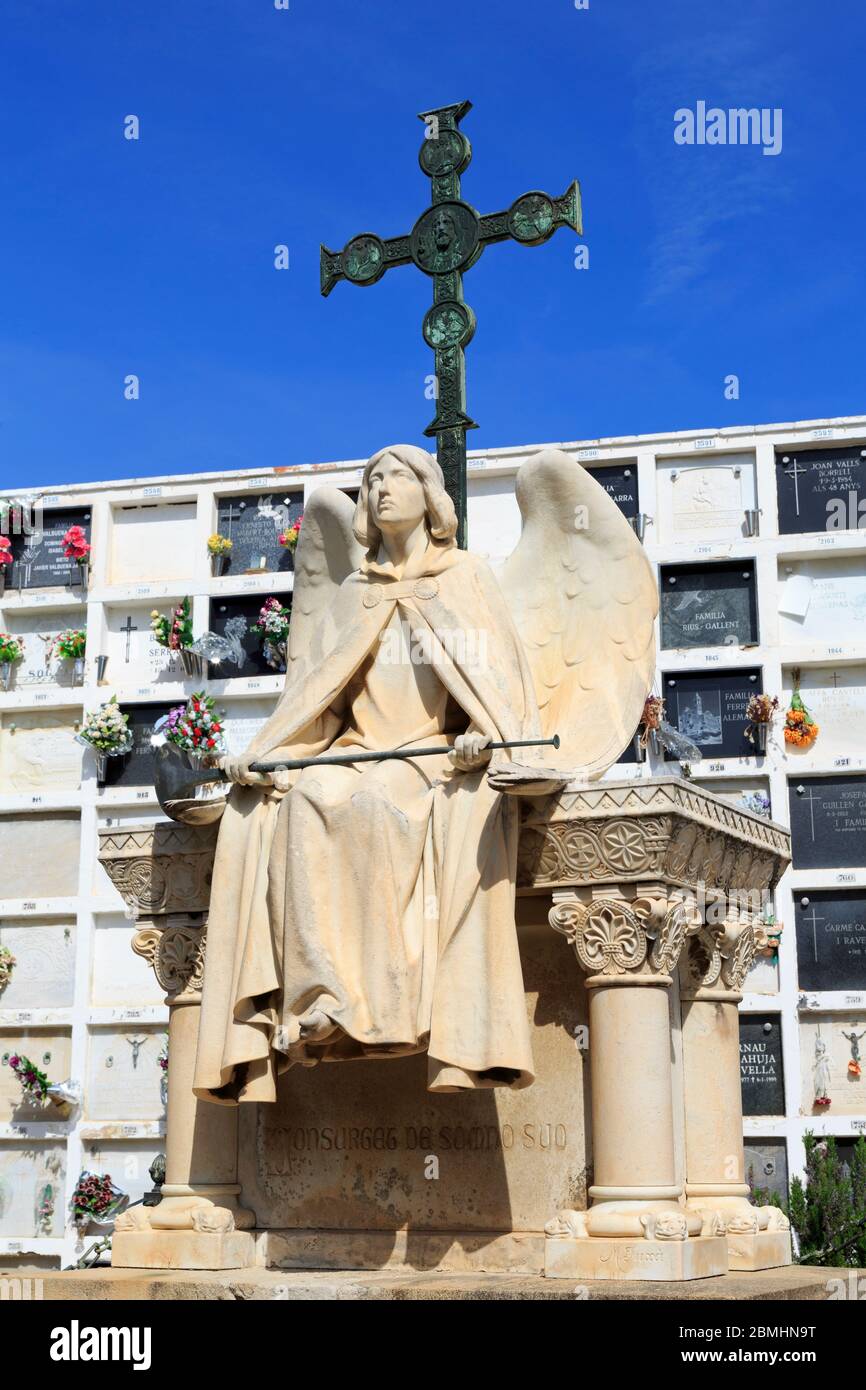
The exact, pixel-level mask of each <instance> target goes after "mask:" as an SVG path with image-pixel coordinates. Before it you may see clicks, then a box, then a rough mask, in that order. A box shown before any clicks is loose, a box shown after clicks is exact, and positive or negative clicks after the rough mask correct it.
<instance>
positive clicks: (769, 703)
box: [746, 694, 779, 752]
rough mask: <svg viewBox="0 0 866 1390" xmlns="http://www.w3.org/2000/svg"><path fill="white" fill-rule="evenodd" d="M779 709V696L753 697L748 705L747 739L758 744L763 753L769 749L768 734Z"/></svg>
mask: <svg viewBox="0 0 866 1390" xmlns="http://www.w3.org/2000/svg"><path fill="white" fill-rule="evenodd" d="M778 708H779V698H778V696H777V695H763V694H762V695H752V696H750V698H749V703H748V704H747V705H746V720H747V723H746V738H747V739H748V740H749V742H750V743H755V744H757V746H758V748H759V749H760V750H761V752H763V751H764V750H765V749H766V747H767V734H768V732H769V729H770V725H771V724H772V722H773V715H774V714H775V713H776V710H777V709H778Z"/></svg>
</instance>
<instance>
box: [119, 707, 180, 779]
mask: <svg viewBox="0 0 866 1390" xmlns="http://www.w3.org/2000/svg"><path fill="white" fill-rule="evenodd" d="M176 703H177V704H183V703H184V701H182V700H178V701H177V702H176ZM120 708H121V710H122V711H123V713H124V714H128V715H129V730H130V733H131V734H132V739H133V746H132V751H131V752H130V753H125V754H124V755H123V757H120V758H109V759H108V765H107V768H106V774H105V785H106V786H107V787H152V786H153V766H154V758H155V753H154V750H153V749H152V748H151V746H150V736H151V734H152V733H153V726H154V724H155V723H156V721H157V719H161V718H162V716H163V715H164V714H168V712H169V710H172V709H174V708H175V705H124V704H122V705H121V706H120Z"/></svg>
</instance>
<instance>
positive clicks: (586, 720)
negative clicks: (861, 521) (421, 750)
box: [194, 444, 657, 1104]
mask: <svg viewBox="0 0 866 1390" xmlns="http://www.w3.org/2000/svg"><path fill="white" fill-rule="evenodd" d="M516 492H517V501H518V504H519V506H520V509H521V512H522V514H523V522H524V524H523V532H522V535H521V538H520V541H519V543H518V545H517V548H516V549H515V551H514V553H513V555H512V556H511V557H510V559H509V560H508V561H507V562H506V564H505V565H504V567H503V569H502V572H501V574H500V576H499V578H498V579H497V578H496V577H495V576H494V574H493V572H492V571H491V569H490V567H489V566H488V565H487V563H486V562H485V561H484V560H483V559H481V558H480V557H479V556H476V555H473V554H471V553H469V552H467V551H463V550H459V549H458V548H457V546H456V544H455V539H454V538H455V534H456V529H457V523H456V517H455V513H454V507H453V505H452V502H451V499H450V497H449V496H448V493H447V492H446V490H445V487H444V483H443V477H442V472H441V470H440V468H439V465H438V464H437V462H436V460H435V459H434V458H432V457H431V455H430V454H428V453H427V452H425V451H424V450H423V449H418V448H415V447H413V446H411V445H405V444H404V445H395V446H392V447H391V448H388V449H383V450H382V451H381V452H380V453H377V454H375V455H374V456H373V457H372V458H371V459H370V461H369V462H368V464H367V466H366V468H365V470H364V475H363V479H362V482H361V487H360V493H359V497H358V502H357V505H356V506H354V507H353V505H352V503H351V502H350V501H349V499H348V498H347V497H346V496H345V495H344V494H343V493H340V492H337V491H336V490H335V489H331V488H324V487H323V488H320V489H318V490H316V492H314V493H313V494H312V496H311V498H310V499H309V501H308V503H307V505H306V510H305V515H304V526H303V529H302V531H301V535H300V540H299V543H298V549H297V553H296V557H295V588H294V596H293V605H292V622H291V628H290V632H289V642H288V653H287V656H288V669H287V674H286V682H285V688H284V691H283V694H282V697H281V698H280V701H279V704H278V705H277V708H276V710H275V711H274V713H273V715H272V717H271V718H270V719H269V720H268V722H267V723H266V724H265V726H264V727H263V728H262V729H261V731H260V732H259V734H258V735H257V737H256V738H255V739H254V741H253V743H252V744H251V746H250V747H249V748H248V749H247V751H246V753H245V754H244V756H243V757H242V758H228V759H224V760H223V762H222V766H223V770H224V772H225V773H226V775H227V776H228V778H229V779H230V781H232V782H233V783H235V786H234V787H233V790H232V792H231V794H230V796H229V798H228V801H227V804H226V809H225V812H224V814H223V817H222V822H221V825H220V834H219V841H218V845H217V852H216V859H215V867H214V879H213V889H212V894H211V909H210V918H209V925H208V949H207V959H206V965H205V973H204V986H203V997H202V1012H201V1023H200V1030H199V1043H198V1054H197V1060H196V1071H195V1079H194V1091H195V1094H196V1095H197V1096H199V1097H200V1098H202V1099H204V1100H212V1101H216V1102H222V1103H225V1104H237V1103H239V1102H241V1101H273V1100H274V1099H275V1098H276V1082H277V1077H278V1075H279V1074H280V1073H281V1072H283V1071H285V1069H286V1068H287V1067H289V1066H291V1065H293V1064H295V1063H299V1064H301V1065H305V1066H313V1065H315V1064H316V1063H318V1062H322V1061H340V1060H344V1059H349V1058H357V1057H389V1056H399V1055H403V1054H406V1053H412V1052H426V1053H427V1057H428V1083H427V1084H428V1087H429V1089H431V1090H434V1091H461V1090H466V1089H474V1088H479V1087H492V1086H509V1087H515V1088H517V1087H522V1086H527V1085H529V1084H530V1083H531V1081H532V1079H533V1061H532V1053H531V1049H530V1043H529V1031H528V1025H527V1020H526V1006H525V997H524V988H523V979H522V973H521V966H520V955H519V950H518V943H517V932H516V927H515V921H514V898H515V884H516V874H517V839H518V832H519V816H518V810H519V804H518V802H517V800H516V799H515V796H516V795H519V794H521V793H522V794H526V795H533V794H539V793H543V792H545V791H550V790H553V789H555V788H556V787H558V786H561V785H563V784H564V782H565V781H566V780H568V778H569V777H570V776H573V775H574V774H576V773H578V774H580V775H582V776H584V777H592V776H598V775H600V774H601V772H602V771H604V769H605V768H607V767H608V766H609V765H610V764H611V763H612V762H614V761H615V760H616V758H617V757H618V756H619V754H620V753H621V752H622V750H623V749H624V748H625V747H626V745H627V744H628V742H629V740H630V739H631V737H632V735H633V733H634V730H635V726H636V724H637V721H638V718H639V715H640V712H641V710H642V709H643V704H644V699H645V697H646V695H647V692H648V690H649V687H650V684H651V680H652V675H653V670H654V661H655V649H654V635H653V620H654V617H655V613H656V608H657V597H656V588H655V584H654V582H653V578H652V573H651V570H650V567H649V564H648V562H647V560H646V558H645V555H644V552H643V549H642V547H641V546H640V544H639V542H638V541H637V539H636V537H635V535H634V533H633V532H632V530H631V528H630V527H629V525H628V523H627V522H626V521H625V519H624V518H623V517H622V515H621V514H620V512H619V510H618V508H617V507H616V505H615V503H614V502H613V501H612V500H611V499H610V498H609V497H608V495H607V493H606V492H605V491H604V489H603V488H602V487H601V486H600V485H599V484H598V483H597V482H596V481H595V480H594V479H593V478H592V477H591V475H590V474H589V473H588V472H587V471H586V470H585V469H583V468H582V467H581V466H580V464H578V463H577V462H576V460H575V459H573V458H571V457H569V456H568V455H567V454H565V453H563V452H561V451H559V450H546V451H544V452H542V453H540V454H539V455H537V456H536V457H534V458H532V459H530V460H529V462H527V463H526V464H524V466H523V468H522V469H521V471H520V474H519V475H518V479H517V486H516ZM554 733H558V734H559V736H560V739H561V747H560V749H559V751H558V753H557V755H556V756H555V758H554V760H553V761H552V764H551V765H550V766H546V767H545V766H543V765H541V764H539V763H538V762H536V761H534V759H533V753H532V752H530V753H529V754H528V756H526V757H521V759H520V761H519V762H512V761H511V760H510V759H509V757H508V754H507V751H506V752H503V751H497V752H495V753H494V754H493V756H492V757H491V750H490V749H489V748H488V745H489V744H490V743H491V741H494V742H499V741H502V742H506V743H508V742H514V741H516V740H522V739H537V738H539V737H541V736H542V735H546V736H548V737H550V736H552V735H553V734H554ZM431 745H432V746H437V745H441V749H442V753H441V757H440V756H438V755H436V756H433V757H427V758H417V759H414V760H413V759H412V758H411V756H410V757H407V758H401V759H390V760H384V759H383V760H381V761H364V762H358V763H351V762H350V763H349V765H341V766H337V765H333V764H332V765H324V764H316V765H312V766H307V767H304V768H303V769H302V770H300V771H297V770H295V771H292V772H289V771H287V770H286V771H280V772H276V773H273V774H268V775H267V776H262V775H261V774H256V773H254V772H252V771H251V768H250V764H251V763H252V762H254V761H258V760H268V761H274V762H276V761H279V760H280V758H289V757H294V758H297V757H308V756H321V755H322V754H324V753H329V754H330V753H338V754H342V755H343V756H345V755H346V754H350V753H351V752H352V751H353V750H357V751H358V752H364V753H368V754H369V753H370V752H384V751H385V750H389V749H399V750H401V751H407V752H409V753H410V754H411V750H412V748H413V747H422V746H423V747H429V746H431ZM522 751H525V750H522ZM545 751H549V750H545Z"/></svg>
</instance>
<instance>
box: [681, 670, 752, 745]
mask: <svg viewBox="0 0 866 1390" xmlns="http://www.w3.org/2000/svg"><path fill="white" fill-rule="evenodd" d="M760 682H761V673H760V670H758V669H756V668H755V667H748V668H746V667H744V668H743V669H742V670H726V671H680V672H677V673H676V674H672V673H670V672H668V673H666V674H665V675H664V676H663V677H662V689H663V691H664V699H665V708H666V714H667V721H668V723H669V724H671V725H673V727H674V728H675V729H676V730H677V731H678V732H679V733H681V734H682V735H683V736H684V737H685V738H688V739H691V741H692V743H694V744H696V745H697V747H698V748H699V749H700V750H701V752H702V753H703V754H704V756H705V757H706V758H747V757H756V756H757V748H756V746H755V745H754V744H753V743H750V742H749V740H748V739H747V738H746V726H747V720H746V706H747V704H748V703H749V698H750V696H751V695H753V694H755V693H756V691H759V690H760V688H761V684H760ZM672 757H673V755H672V754H670V753H668V752H667V751H665V758H666V759H667V760H671V759H672Z"/></svg>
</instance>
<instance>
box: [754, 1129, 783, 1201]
mask: <svg viewBox="0 0 866 1390" xmlns="http://www.w3.org/2000/svg"><path fill="white" fill-rule="evenodd" d="M745 1159H746V1182H747V1183H748V1184H749V1187H750V1188H751V1189H752V1197H753V1200H754V1198H755V1194H756V1193H757V1194H759V1195H761V1194H764V1195H769V1194H770V1193H774V1194H775V1195H776V1196H777V1197H780V1198H781V1199H782V1201H783V1202H787V1200H788V1150H787V1145H786V1143H785V1140H784V1139H747V1140H746V1145H745ZM759 1205H760V1203H759Z"/></svg>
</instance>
